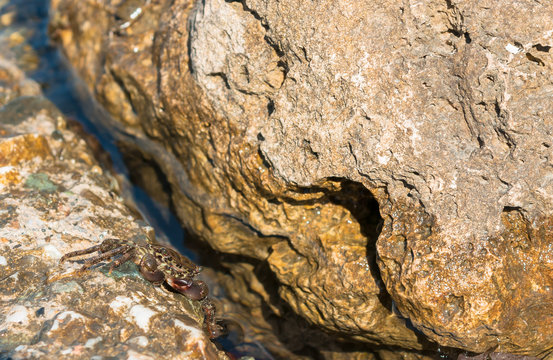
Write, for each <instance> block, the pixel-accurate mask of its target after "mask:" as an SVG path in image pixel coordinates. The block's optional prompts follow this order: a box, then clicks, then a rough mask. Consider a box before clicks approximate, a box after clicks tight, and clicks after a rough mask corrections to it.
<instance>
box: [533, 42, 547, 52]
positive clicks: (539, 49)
mask: <svg viewBox="0 0 553 360" xmlns="http://www.w3.org/2000/svg"><path fill="white" fill-rule="evenodd" d="M532 47H533V48H534V49H536V50H538V51H542V52H549V50H551V46H549V45H542V44H536V45H534V46H532Z"/></svg>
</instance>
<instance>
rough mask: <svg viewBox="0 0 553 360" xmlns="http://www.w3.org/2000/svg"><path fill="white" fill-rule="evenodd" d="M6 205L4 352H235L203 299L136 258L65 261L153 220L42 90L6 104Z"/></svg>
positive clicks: (151, 355) (1, 205)
mask: <svg viewBox="0 0 553 360" xmlns="http://www.w3.org/2000/svg"><path fill="white" fill-rule="evenodd" d="M1 62H2V60H0V63H1ZM22 110H23V111H22ZM0 214H1V216H0V357H1V358H10V359H34V358H43V357H45V356H48V357H50V358H51V357H59V358H67V357H77V358H93V357H94V356H100V357H113V358H128V357H132V358H141V359H157V358H160V357H169V358H180V359H206V358H207V359H226V358H227V357H226V356H225V355H224V354H223V353H222V352H220V351H218V350H217V348H216V347H215V345H214V344H213V343H212V342H211V341H210V340H209V338H208V337H207V336H206V334H205V333H204V332H203V330H202V325H201V323H202V321H203V312H202V311H201V309H200V307H199V303H198V302H193V301H189V300H188V299H186V298H185V297H184V296H182V295H180V294H176V293H174V292H171V291H168V290H167V289H165V288H163V287H155V286H153V285H152V284H151V283H150V282H148V281H146V280H145V279H144V278H142V276H141V275H140V273H139V272H138V270H137V268H136V266H134V264H132V263H128V264H125V265H124V266H122V267H120V268H118V269H116V270H115V271H113V272H112V273H109V272H108V269H107V266H104V265H103V264H100V265H99V266H96V267H94V268H92V269H91V270H89V271H88V272H86V273H84V274H81V275H78V274H76V273H75V270H76V269H79V268H80V266H81V265H80V264H79V263H78V262H77V263H65V264H63V265H60V264H59V260H60V258H61V256H62V255H63V254H64V253H67V252H69V251H72V250H76V249H81V248H86V247H90V246H92V245H94V244H98V243H99V242H101V241H102V240H103V239H106V238H108V237H115V238H122V239H126V238H129V237H132V236H142V237H144V236H146V235H145V233H146V232H148V231H149V229H151V228H149V227H146V226H145V225H144V224H143V223H141V222H140V221H138V220H137V219H136V217H135V216H134V212H132V211H131V210H129V209H128V208H127V206H126V205H125V204H124V203H123V200H122V198H121V197H120V196H119V195H118V183H117V181H116V180H115V178H114V177H113V176H111V175H110V174H109V173H107V172H105V171H104V170H103V169H102V167H100V166H99V165H98V163H97V161H96V160H95V158H94V156H93V153H92V150H91V149H90V148H89V146H88V144H87V143H86V142H85V141H84V140H83V139H82V138H80V137H79V136H77V135H76V134H75V133H74V132H72V131H70V130H69V129H68V127H67V125H66V121H65V118H64V117H63V116H62V115H61V114H60V113H59V111H57V110H55V108H54V106H53V105H52V104H51V103H50V102H49V101H48V100H46V99H44V98H42V97H36V96H30V97H18V98H15V99H13V100H12V101H11V102H8V103H7V104H5V105H4V106H3V107H2V108H0Z"/></svg>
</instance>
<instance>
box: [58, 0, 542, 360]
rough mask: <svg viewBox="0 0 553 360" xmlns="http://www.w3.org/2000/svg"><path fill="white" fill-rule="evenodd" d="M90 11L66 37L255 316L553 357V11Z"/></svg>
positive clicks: (203, 7) (350, 335)
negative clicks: (143, 142)
mask: <svg viewBox="0 0 553 360" xmlns="http://www.w3.org/2000/svg"><path fill="white" fill-rule="evenodd" d="M80 5H81V3H80V2H76V1H73V0H57V1H53V2H52V7H53V9H54V13H53V18H52V19H53V21H52V35H53V36H54V37H55V38H57V39H58V40H59V42H60V43H61V44H62V46H63V48H64V50H65V52H66V54H67V56H68V58H69V59H70V61H71V62H72V63H73V64H74V65H75V66H76V68H77V69H78V71H79V72H80V73H81V75H82V77H83V79H85V81H86V83H87V84H88V86H89V87H90V89H92V91H93V92H94V93H95V94H96V95H97V98H98V99H99V100H100V101H101V102H102V103H103V104H104V106H105V107H106V108H107V109H108V110H109V111H110V113H111V114H112V115H113V116H114V117H116V118H117V119H119V120H120V121H122V122H123V123H124V124H125V125H126V126H127V127H128V129H129V131H133V132H134V133H136V134H140V133H144V134H145V135H147V136H148V137H149V138H150V139H153V140H154V142H153V143H151V144H150V148H146V149H144V151H145V152H147V153H153V155H151V156H152V157H153V158H154V159H155V160H156V161H159V163H160V167H161V169H162V170H163V171H164V172H165V173H166V174H167V176H168V179H169V181H170V182H171V184H172V185H173V201H174V203H175V207H176V209H177V210H178V212H179V216H180V218H181V219H182V221H183V222H184V223H185V224H186V225H187V227H189V228H190V229H192V230H193V232H194V233H196V234H198V235H199V236H200V237H201V238H203V239H205V240H206V241H207V242H209V244H210V245H211V246H212V247H213V248H214V249H216V250H217V251H220V252H222V253H226V254H232V255H237V256H234V257H232V256H229V257H227V260H225V262H224V265H225V266H227V267H229V268H230V269H231V272H232V274H233V275H234V279H233V280H232V281H231V282H230V283H229V289H233V290H234V293H235V294H236V295H235V296H236V298H237V300H240V301H242V302H244V303H245V304H247V305H249V306H253V307H254V308H257V309H269V312H270V313H272V314H276V315H280V316H284V310H283V309H284V308H287V309H291V310H292V311H293V312H294V313H296V314H298V315H299V316H301V317H302V318H304V319H306V320H307V321H308V322H309V323H310V324H311V325H315V326H316V327H318V328H320V329H324V330H325V331H326V332H329V333H331V334H335V335H337V336H335V338H339V339H341V340H345V341H360V342H367V343H371V344H379V345H386V346H398V347H402V348H407V349H413V350H421V349H429V348H432V345H431V344H429V343H428V342H427V341H426V340H425V339H429V340H431V341H434V342H436V343H438V344H440V345H442V346H451V347H455V348H461V349H465V350H469V351H472V352H484V351H488V350H490V349H495V350H496V351H499V352H512V353H517V354H527V355H535V356H545V355H546V354H548V353H549V352H550V351H551V350H552V349H553V312H552V311H551V309H552V308H553V307H552V305H553V283H552V282H553V280H552V279H553V253H552V252H551V246H552V245H551V244H552V242H551V235H552V234H551V232H552V231H553V228H552V225H553V224H551V212H552V210H551V209H553V207H552V205H553V197H552V196H551V193H552V190H553V177H552V175H551V174H552V170H551V169H552V167H551V165H552V160H551V155H552V151H553V150H552V149H553V148H552V144H553V143H552V137H551V136H552V133H553V111H552V110H553V109H552V107H553V105H552V104H553V103H552V102H551V101H550V97H551V93H552V89H553V87H552V85H553V83H552V80H553V78H552V75H553V74H552V64H553V62H552V60H553V58H552V54H553V51H551V47H552V46H553V38H552V36H553V24H552V23H551V21H550V14H551V13H553V4H551V3H549V2H531V1H515V0H509V1H503V2H501V3H498V2H495V1H491V0H486V1H479V2H473V1H467V0H464V1H461V0H451V1H438V0H436V1H426V2H416V3H413V2H409V1H396V2H374V1H346V0H343V1H318V2H309V1H301V0H286V1H261V0H243V1H223V0H206V1H201V2H197V3H192V2H190V1H186V0H175V1H163V0H160V1H156V2H149V1H122V2H119V1H115V0H114V1H109V0H106V1H96V0H95V1H90V2H87V5H86V6H80ZM98 9H101V10H102V11H100V12H98ZM137 9H140V10H141V12H136V11H135V10H137ZM138 13H140V16H138V17H135V16H134V15H136V14H138ZM91 14H95V15H94V19H95V21H94V22H91V21H89V19H91V18H92V15H91ZM136 136H138V137H140V136H141V135H136ZM157 143H160V144H162V146H163V147H164V148H165V150H167V152H168V154H169V155H168V154H164V155H161V154H162V152H160V151H158V150H159V145H158V147H157V148H156V147H155V146H154V145H152V144H157ZM154 150H155V151H154ZM274 284H278V293H275V292H274V289H272V288H271V286H272V285H274ZM250 293H251V294H256V295H257V296H254V295H251V294H250ZM229 295H230V296H233V292H232V291H229ZM280 300H284V301H285V303H286V306H282V305H281V302H280ZM290 333H293V331H291V332H290ZM321 339H323V340H322V341H323V342H325V343H327V340H326V339H325V338H324V337H321V338H319V339H311V340H310V339H308V340H307V342H310V341H311V342H312V343H313V344H314V345H315V346H316V345H317V340H321ZM283 341H284V342H290V339H283ZM318 345H320V344H318Z"/></svg>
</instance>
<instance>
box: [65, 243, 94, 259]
mask: <svg viewBox="0 0 553 360" xmlns="http://www.w3.org/2000/svg"><path fill="white" fill-rule="evenodd" d="M101 246H102V244H100V245H95V246H93V247H89V248H88V249H83V250H77V251H71V252H70V253H67V254H65V255H63V256H62V257H61V259H60V264H61V263H63V262H64V261H65V260H67V259H70V258H72V257H75V256H79V255H86V254H92V253H93V252H96V251H99V250H100V247H101Z"/></svg>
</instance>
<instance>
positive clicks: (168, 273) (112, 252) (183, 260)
mask: <svg viewBox="0 0 553 360" xmlns="http://www.w3.org/2000/svg"><path fill="white" fill-rule="evenodd" d="M94 252H98V255H96V256H94V257H91V258H88V259H86V260H85V261H84V265H83V266H82V267H81V268H80V269H79V270H78V272H79V273H82V272H84V271H86V270H87V269H88V268H90V267H91V266H94V265H96V264H98V263H100V262H102V261H110V260H112V262H111V265H110V268H109V272H110V273H111V271H113V270H114V269H115V268H117V267H119V266H121V265H122V264H123V263H125V262H127V261H133V262H134V263H135V264H136V265H137V266H138V269H139V271H140V273H141V274H142V276H144V278H145V279H146V280H148V281H150V282H152V283H153V284H154V285H161V284H162V283H163V282H164V281H165V282H167V284H168V285H169V286H170V287H171V288H173V289H174V290H176V291H177V292H179V293H181V294H184V295H185V296H187V297H188V298H190V299H192V300H197V301H199V302H200V304H201V307H202V310H203V312H204V315H205V318H204V326H205V329H206V331H207V333H208V335H209V337H210V338H211V339H214V338H216V337H219V336H221V335H222V327H221V326H219V325H218V324H217V321H216V320H215V305H214V304H213V302H212V301H211V300H210V299H209V298H208V297H207V295H208V293H209V290H208V288H207V285H206V284H205V282H203V281H201V280H195V279H194V278H195V277H196V276H197V275H198V274H199V273H200V271H201V267H200V266H198V265H196V264H194V263H193V262H192V260H190V259H189V258H187V257H186V256H184V255H181V254H179V253H178V252H177V251H175V250H173V249H171V248H170V247H167V246H164V245H160V244H155V243H151V242H147V241H142V242H140V241H131V240H120V239H113V238H110V239H106V240H104V241H103V242H102V243H100V244H98V245H95V246H92V247H89V248H87V249H83V250H77V251H72V252H70V253H67V254H65V255H63V256H62V258H61V259H60V263H63V262H64V261H66V260H68V259H71V258H74V257H76V256H80V255H87V254H92V253H94ZM117 256H119V257H117ZM116 257H117V258H116Z"/></svg>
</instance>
